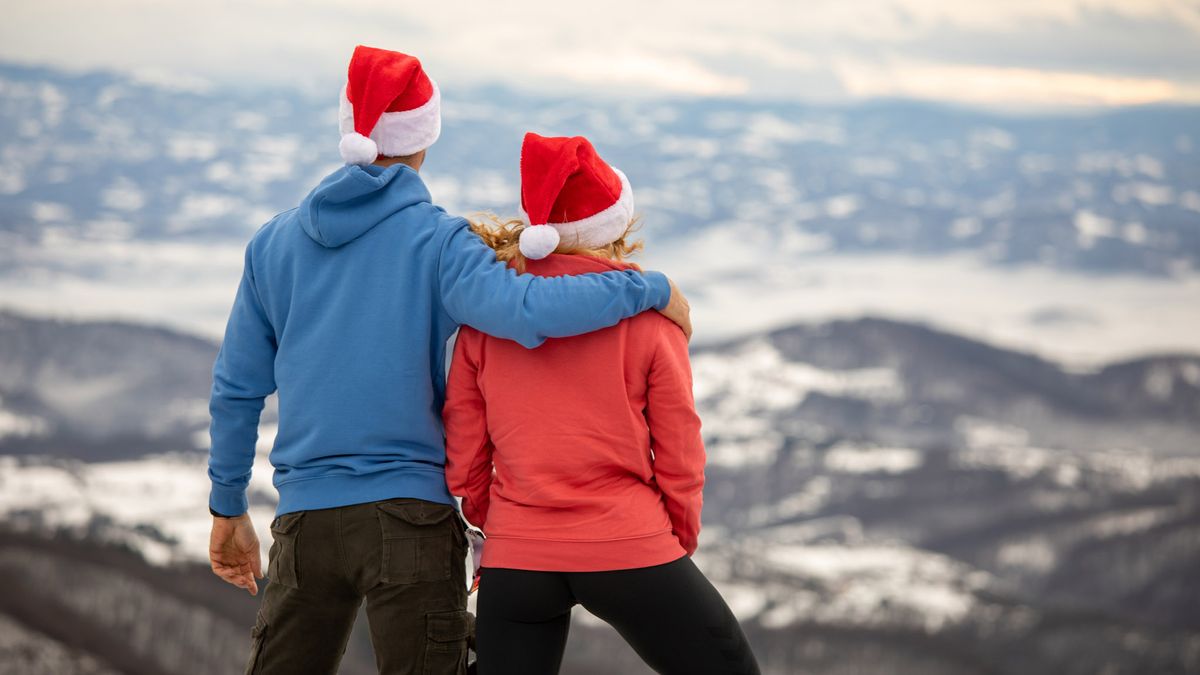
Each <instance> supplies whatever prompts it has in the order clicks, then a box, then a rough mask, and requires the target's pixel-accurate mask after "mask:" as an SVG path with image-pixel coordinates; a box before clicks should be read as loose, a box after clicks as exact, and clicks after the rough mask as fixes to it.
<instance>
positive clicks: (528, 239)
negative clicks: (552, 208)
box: [518, 225, 559, 260]
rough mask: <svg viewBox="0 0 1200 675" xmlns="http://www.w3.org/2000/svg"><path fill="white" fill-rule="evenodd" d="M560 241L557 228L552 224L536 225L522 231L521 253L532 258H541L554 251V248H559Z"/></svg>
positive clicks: (519, 244) (519, 243)
mask: <svg viewBox="0 0 1200 675" xmlns="http://www.w3.org/2000/svg"><path fill="white" fill-rule="evenodd" d="M558 242H559V235H558V230H557V229H555V228H554V227H551V226H550V225H534V226H532V227H526V228H525V229H524V230H522V231H521V239H520V241H519V242H518V246H519V247H520V249H521V255H523V256H525V257H526V258H529V259H530V260H541V259H542V258H545V257H546V256H548V255H550V254H551V253H554V249H556V248H558Z"/></svg>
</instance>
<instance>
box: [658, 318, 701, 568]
mask: <svg viewBox="0 0 1200 675" xmlns="http://www.w3.org/2000/svg"><path fill="white" fill-rule="evenodd" d="M658 323H659V331H658V335H657V338H656V340H655V346H654V356H653V357H652V359H651V361H650V375H649V381H648V386H647V390H646V424H647V426H649V428H650V448H651V450H652V451H653V453H654V480H655V481H656V482H657V483H658V487H659V489H661V490H662V493H663V498H664V501H665V502H666V504H667V513H668V515H670V517H671V527H672V529H673V530H674V531H675V536H676V537H678V539H679V544H680V545H681V546H683V548H684V550H685V551H687V554H688V555H691V554H693V553H695V552H696V543H697V539H698V538H699V535H700V510H701V507H702V506H703V505H704V493H703V490H704V441H703V440H701V437H700V416H699V415H697V414H696V404H695V401H694V399H693V395H692V367H691V364H690V362H689V361H688V346H687V338H685V337H684V335H683V331H679V330H664V325H665V324H666V323H667V322H666V321H660V322H658Z"/></svg>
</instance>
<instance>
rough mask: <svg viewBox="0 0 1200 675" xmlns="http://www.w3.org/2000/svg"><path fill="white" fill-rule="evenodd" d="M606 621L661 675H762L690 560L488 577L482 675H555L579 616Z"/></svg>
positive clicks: (479, 647)
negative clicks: (575, 611) (574, 612)
mask: <svg viewBox="0 0 1200 675" xmlns="http://www.w3.org/2000/svg"><path fill="white" fill-rule="evenodd" d="M576 603H578V604H581V605H583V606H584V607H585V608H587V610H588V611H589V612H591V613H592V614H595V615H596V616H598V617H600V618H601V619H603V620H604V621H607V622H608V623H609V624H610V625H612V627H613V628H615V629H617V632H618V633H620V634H621V637H623V638H625V641H626V642H628V643H629V645H630V646H631V647H633V648H634V650H635V651H637V653H638V655H639V656H641V657H642V659H643V660H644V661H645V662H646V663H647V664H648V665H649V666H650V667H651V668H653V669H654V670H655V671H657V672H659V673H664V674H667V675H677V674H678V675H685V674H686V675H699V674H703V673H713V674H714V675H715V674H717V673H720V674H723V675H757V674H758V672H759V670H758V664H757V663H756V662H755V660H754V654H753V653H752V652H751V651H750V645H749V643H748V642H747V641H746V636H745V634H744V633H742V629H741V627H740V626H738V623H737V619H735V618H734V616H733V613H732V612H730V611H729V607H728V606H727V605H726V604H725V601H724V600H722V599H721V596H720V594H719V593H717V589H715V588H713V586H712V584H710V583H709V582H708V579H706V578H704V575H703V574H702V573H701V572H700V570H699V569H697V568H696V565H695V564H693V563H692V561H691V559H690V558H686V557H684V558H680V559H679V560H676V561H675V562H670V563H667V564H665V565H656V566H654V567H643V568H639V569H631V570H616V571H612V572H530V571H526V570H512V569H500V568H488V569H485V570H483V573H482V576H481V578H480V580H479V606H478V612H477V613H478V620H477V625H476V631H477V637H476V651H477V653H478V657H479V662H478V667H479V675H506V674H507V673H513V674H515V675H516V674H519V675H542V674H543V673H545V674H547V675H553V674H554V673H557V672H558V668H559V665H560V664H561V663H562V658H563V651H564V649H565V648H566V644H567V631H568V630H569V629H570V625H571V608H572V607H573V606H574V605H575V604H576Z"/></svg>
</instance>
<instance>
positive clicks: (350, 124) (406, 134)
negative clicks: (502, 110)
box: [338, 45, 442, 164]
mask: <svg viewBox="0 0 1200 675" xmlns="http://www.w3.org/2000/svg"><path fill="white" fill-rule="evenodd" d="M338 126H339V127H340V128H341V132H342V141H341V143H339V144H338V150H340V151H341V153H342V159H344V160H345V161H346V163H347V164H370V163H371V162H374V161H375V159H376V158H377V157H378V156H379V155H383V156H385V157H403V156H405V155H412V154H415V153H418V152H420V151H422V150H424V149H425V148H428V147H429V146H431V145H433V142H434V141H436V140H437V138H438V135H439V134H441V133H442V97H441V94H440V93H439V92H438V88H437V84H435V83H434V81H433V80H432V79H430V78H429V76H428V75H426V74H425V71H424V69H422V68H421V62H420V61H418V60H417V59H416V57H413V56H409V55H408V54H401V53H400V52H392V51H388V50H386V49H376V48H374V47H364V46H362V45H359V46H357V47H355V48H354V55H353V56H352V57H350V68H349V71H348V76H347V78H346V86H345V87H344V88H342V98H341V106H340V110H339V114H338Z"/></svg>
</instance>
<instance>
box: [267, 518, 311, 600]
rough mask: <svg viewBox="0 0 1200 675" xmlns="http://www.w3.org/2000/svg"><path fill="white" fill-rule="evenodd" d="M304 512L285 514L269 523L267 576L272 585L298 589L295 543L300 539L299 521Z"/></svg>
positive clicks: (298, 577)
mask: <svg viewBox="0 0 1200 675" xmlns="http://www.w3.org/2000/svg"><path fill="white" fill-rule="evenodd" d="M303 518H304V512H303V511H300V512H297V513H285V514H283V515H282V516H279V517H278V518H276V519H275V521H274V522H272V523H271V538H272V539H273V540H274V541H273V542H272V544H271V553H270V560H269V561H268V563H267V576H268V577H270V579H271V582H272V583H277V584H279V585H281V586H286V587H288V588H300V575H299V571H298V570H297V565H296V542H297V540H298V539H299V537H300V521H301V520H302V519H303Z"/></svg>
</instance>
